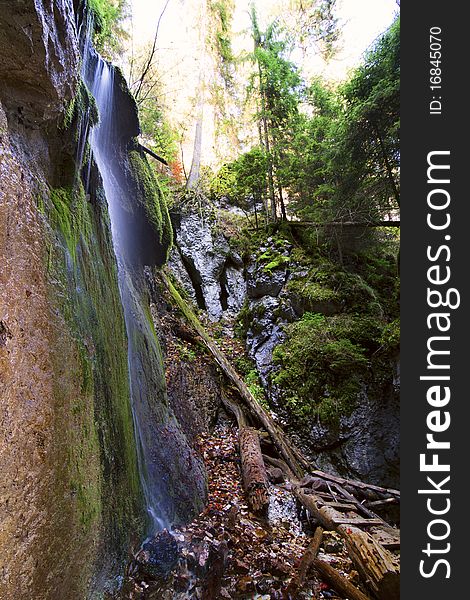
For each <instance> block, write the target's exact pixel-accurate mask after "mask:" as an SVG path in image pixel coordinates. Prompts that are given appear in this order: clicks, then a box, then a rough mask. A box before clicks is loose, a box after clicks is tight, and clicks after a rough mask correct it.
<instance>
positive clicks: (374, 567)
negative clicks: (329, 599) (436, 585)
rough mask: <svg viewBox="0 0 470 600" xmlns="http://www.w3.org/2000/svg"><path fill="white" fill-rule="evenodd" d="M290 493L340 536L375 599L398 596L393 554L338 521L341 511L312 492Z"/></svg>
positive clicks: (395, 564)
mask: <svg viewBox="0 0 470 600" xmlns="http://www.w3.org/2000/svg"><path fill="white" fill-rule="evenodd" d="M293 491H294V495H295V497H296V498H297V499H298V500H299V502H300V503H301V504H302V505H303V506H304V507H305V508H306V509H307V510H308V511H309V512H310V513H311V514H312V515H313V517H315V518H316V519H317V520H318V521H319V522H320V523H321V524H322V526H323V527H324V528H325V529H328V530H335V531H337V532H338V533H339V534H340V536H341V537H342V538H343V540H344V542H345V544H346V548H347V551H348V554H349V556H350V557H351V559H352V561H353V562H354V564H355V566H356V568H357V570H358V571H359V573H360V574H361V575H362V577H363V579H364V581H365V582H366V583H367V585H368V587H370V588H371V590H372V591H373V593H374V594H375V595H376V596H377V598H379V600H397V599H398V598H399V597H400V567H399V562H398V559H397V557H396V556H394V555H393V554H392V553H391V552H389V551H388V550H387V549H386V548H384V547H383V546H382V544H381V543H379V542H378V541H377V540H375V539H374V537H373V536H372V535H371V534H370V533H368V532H365V531H362V530H361V529H359V527H357V526H356V525H353V524H352V523H342V522H341V521H342V520H343V514H342V513H340V512H338V511H337V510H335V509H334V508H332V507H331V506H327V505H325V504H324V502H323V501H322V500H321V499H320V498H318V497H316V496H315V495H314V494H305V493H303V492H302V491H300V489H299V488H295V487H294V490H293Z"/></svg>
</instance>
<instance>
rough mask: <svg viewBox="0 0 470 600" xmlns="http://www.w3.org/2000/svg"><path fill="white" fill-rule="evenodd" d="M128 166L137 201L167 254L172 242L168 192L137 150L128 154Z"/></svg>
mask: <svg viewBox="0 0 470 600" xmlns="http://www.w3.org/2000/svg"><path fill="white" fill-rule="evenodd" d="M129 164H130V167H131V170H132V175H133V178H134V180H135V182H136V184H137V187H138V190H139V192H140V193H139V201H140V202H141V204H142V205H143V206H144V208H145V212H146V214H147V217H148V219H149V221H150V223H151V224H152V226H153V228H154V230H155V233H156V235H157V239H158V241H159V243H160V244H161V245H162V246H163V247H164V248H166V250H167V253H168V252H169V250H170V248H171V245H172V242H173V233H172V232H173V229H172V226H171V221H170V215H169V213H168V206H167V201H166V197H167V196H168V193H169V192H168V190H167V189H165V187H164V184H162V183H161V182H160V181H159V179H158V177H157V176H156V175H155V172H154V170H153V168H152V166H151V165H150V164H149V162H148V161H147V159H146V158H145V157H144V156H142V155H141V154H140V153H139V152H138V151H137V150H131V151H130V152H129ZM167 256H168V254H167Z"/></svg>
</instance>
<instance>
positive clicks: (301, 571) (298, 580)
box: [284, 527, 323, 600]
mask: <svg viewBox="0 0 470 600" xmlns="http://www.w3.org/2000/svg"><path fill="white" fill-rule="evenodd" d="M322 539H323V529H322V528H321V527H317V528H316V530H315V534H314V536H313V540H312V541H311V542H310V544H309V545H308V547H307V550H305V553H304V555H303V556H302V558H301V560H300V564H299V568H298V569H297V573H296V574H295V575H294V577H292V580H291V582H290V583H289V585H288V587H287V590H286V593H285V594H284V598H285V600H295V599H296V598H297V594H298V593H299V591H300V590H301V589H302V585H303V582H304V580H305V578H306V576H307V574H308V571H309V569H310V567H311V566H312V564H313V561H314V560H315V558H316V557H317V554H318V550H319V549H320V545H321V542H322Z"/></svg>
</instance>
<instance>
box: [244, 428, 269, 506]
mask: <svg viewBox="0 0 470 600" xmlns="http://www.w3.org/2000/svg"><path fill="white" fill-rule="evenodd" d="M238 441H239V445H240V458H241V467H242V479H243V488H244V490H245V493H246V496H247V499H248V503H249V505H250V507H251V509H252V511H253V512H255V513H266V512H267V510H268V505H269V493H268V478H267V475H266V469H265V467H264V462H263V455H262V454H261V448H260V445H259V436H258V432H257V431H256V430H255V429H252V428H251V427H243V428H242V429H240V430H239V434H238Z"/></svg>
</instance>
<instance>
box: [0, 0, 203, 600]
mask: <svg viewBox="0 0 470 600" xmlns="http://www.w3.org/2000/svg"><path fill="white" fill-rule="evenodd" d="M75 18H76V17H75V15H74V7H73V4H72V0H58V1H54V2H52V1H41V0H35V1H34V2H33V0H21V1H18V2H14V3H9V5H8V9H6V10H4V8H2V10H1V12H0V82H1V83H0V231H1V235H0V264H1V271H0V377H1V395H2V400H1V402H0V431H1V438H0V464H1V465H2V469H1V473H0V519H1V522H2V527H1V533H0V596H1V598H2V600H3V599H5V600H10V599H13V598H15V599H16V598H44V599H45V598H48V599H49V598H50V599H55V598H57V599H59V598H64V594H65V595H66V596H67V597H68V598H85V597H87V596H89V595H92V594H93V593H94V592H100V591H102V590H103V588H104V587H105V585H107V582H108V581H109V580H110V579H111V578H112V577H113V576H115V575H116V574H118V573H119V569H120V568H121V567H122V564H123V561H124V560H125V558H126V554H127V552H128V550H129V546H130V539H131V537H132V539H136V537H137V538H138V537H139V536H140V535H144V532H145V529H146V527H147V514H146V507H145V505H144V504H145V498H144V494H143V490H142V465H140V468H139V462H138V453H137V451H136V437H135V431H134V429H135V428H134V417H133V414H132V410H131V405H132V403H131V390H130V386H129V369H128V339H127V335H126V327H125V319H124V316H125V315H124V311H123V307H122V302H121V297H120V293H119V287H118V270H117V264H116V258H115V253H114V249H113V241H112V236H111V229H110V217H109V214H108V207H107V202H106V197H105V191H104V187H103V180H102V177H101V175H100V173H99V171H98V168H97V165H96V163H95V162H94V161H93V160H91V161H90V163H89V170H88V163H87V169H86V170H87V172H86V174H85V173H84V172H83V171H82V170H81V167H82V164H81V154H80V152H79V151H78V150H79V149H78V148H77V143H78V142H79V141H80V131H79V130H78V129H79V125H80V123H81V121H80V119H81V117H82V116H83V113H84V112H89V111H88V109H89V108H90V106H89V105H87V103H88V102H91V100H90V98H89V96H88V95H87V93H86V90H85V89H84V88H83V84H81V83H80V72H79V64H80V57H79V51H78V41H77V32H76V27H75ZM115 79H116V85H117V86H118V87H119V89H117V90H116V96H117V97H118V98H120V100H119V102H120V115H121V116H122V115H127V117H126V119H125V121H124V122H123V127H122V128H121V130H120V134H119V147H120V148H121V149H124V150H125V156H121V158H122V162H121V163H120V165H121V167H120V168H121V170H122V171H123V180H124V183H125V186H126V189H127V190H128V194H129V196H130V197H131V198H133V199H134V201H135V202H136V204H135V213H134V214H136V215H138V217H136V220H134V221H132V222H133V224H134V225H135V226H136V227H137V228H140V227H144V229H145V232H144V233H145V236H142V239H145V244H143V246H142V248H141V250H142V252H140V251H139V252H138V256H139V260H141V261H144V263H145V264H158V263H161V262H163V261H164V259H165V256H166V253H167V251H168V247H169V244H170V243H171V231H170V227H169V222H168V220H165V215H164V214H162V210H160V212H158V210H157V209H159V208H160V207H159V206H158V204H157V202H158V201H159V198H158V197H157V195H156V192H155V190H154V188H153V183H152V180H151V177H150V176H149V172H148V164H147V163H146V161H145V159H144V158H143V157H142V156H141V155H140V154H139V152H138V147H137V146H136V142H135V140H134V138H133V136H135V135H137V133H138V120H137V116H136V109H135V104H134V103H133V102H132V99H131V97H130V95H129V93H128V91H127V89H126V87H125V83H124V81H123V79H122V77H120V76H119V75H117V76H116V78H115ZM81 141H86V140H81ZM84 148H85V153H86V152H87V150H86V144H85V145H84ZM124 150H123V152H124ZM133 152H134V153H135V155H133V154H132V153H133ZM77 157H80V160H79V162H80V164H77ZM86 179H88V180H89V187H87V188H86V185H85V183H86ZM149 207H150V208H149ZM139 231H140V230H139ZM142 231H144V230H142ZM134 283H135V282H134ZM138 283H139V285H137V284H136V285H134V288H133V289H134V291H135V297H134V301H135V307H136V322H135V328H134V329H133V331H134V333H135V340H136V343H137V344H138V345H139V351H138V356H139V357H140V361H141V365H142V368H141V369H140V371H139V375H140V377H141V379H142V390H141V393H145V394H146V396H147V398H148V404H147V406H148V412H147V417H148V420H149V427H150V429H147V432H149V431H150V432H151V434H150V433H149V435H151V443H152V463H151V468H153V469H156V470H157V471H158V469H160V470H161V471H158V473H157V474H158V476H159V480H161V486H160V487H159V489H158V492H157V495H158V500H159V502H160V503H161V505H162V509H163V510H164V511H165V512H166V514H167V515H168V518H169V519H170V520H171V521H172V522H178V521H181V520H184V519H186V518H190V517H191V515H192V513H193V512H194V511H197V510H198V509H199V508H200V507H201V503H202V502H203V499H204V496H205V475H204V472H203V470H202V467H201V460H200V458H198V456H197V454H196V453H195V451H194V450H193V448H192V446H191V445H190V443H189V442H188V441H187V439H186V436H185V433H184V431H183V428H182V426H181V425H180V423H179V421H178V420H177V419H176V418H175V416H174V414H173V412H172V407H171V406H170V405H169V404H168V401H167V396H166V389H165V380H164V368H163V364H162V357H161V353H160V344H159V340H158V338H157V336H156V332H155V329H154V327H153V324H152V319H151V317H150V296H151V292H150V291H149V289H148V288H147V284H146V280H145V278H144V277H143V274H142V277H141V278H140V279H139V281H138ZM137 317H138V319H137ZM170 456H171V460H170ZM191 469H192V470H193V471H192V472H193V476H192V477H191V478H189V477H186V479H184V478H183V477H181V473H182V472H183V471H184V472H185V473H187V472H189V471H191ZM65 590H66V591H65Z"/></svg>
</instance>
